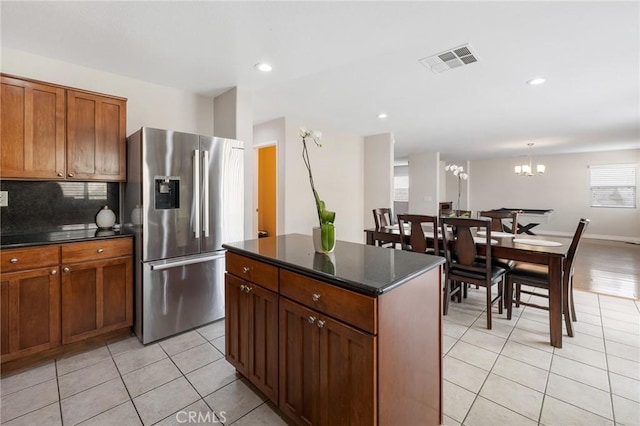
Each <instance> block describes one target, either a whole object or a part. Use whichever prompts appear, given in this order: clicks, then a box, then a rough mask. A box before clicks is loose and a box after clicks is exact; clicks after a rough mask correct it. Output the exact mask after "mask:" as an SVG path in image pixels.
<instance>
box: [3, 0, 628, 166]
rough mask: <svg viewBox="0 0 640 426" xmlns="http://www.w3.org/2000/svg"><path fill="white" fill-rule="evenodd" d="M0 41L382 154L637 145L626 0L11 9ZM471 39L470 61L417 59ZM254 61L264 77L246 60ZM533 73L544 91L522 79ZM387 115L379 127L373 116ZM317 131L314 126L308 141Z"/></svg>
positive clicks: (469, 155) (27, 5) (22, 5)
mask: <svg viewBox="0 0 640 426" xmlns="http://www.w3.org/2000/svg"><path fill="white" fill-rule="evenodd" d="M0 8H1V9H0V13H1V19H2V21H1V23H2V30H1V31H2V32H1V36H2V38H1V43H2V46H3V47H10V48H14V49H18V50H23V51H26V52H30V53H34V54H38V55H42V56H47V57H51V58H55V59H59V60H62V61H67V62H71V63H75V64H79V65H83V66H87V67H91V68H97V69H101V70H104V71H109V72H112V73H116V74H122V75H126V76H129V77H133V78H137V79H140V80H145V81H150V82H154V83H158V84H162V85H166V86H171V87H176V88H180V89H183V90H187V91H190V92H195V93H200V94H203V95H207V96H213V95H216V94H218V93H221V92H223V91H225V90H226V89H228V88H230V87H233V86H240V87H244V88H249V89H251V90H252V91H253V99H254V120H255V122H256V123H259V122H264V121H267V120H270V119H273V118H277V117H281V116H284V115H287V114H295V115H297V116H299V117H303V118H307V119H309V120H313V121H314V122H321V123H326V124H327V126H331V127H335V128H339V129H342V130H344V131H349V132H353V133H356V134H360V135H372V134H377V133H384V132H391V133H393V134H394V136H395V141H396V145H395V154H396V158H403V157H406V156H407V155H408V154H409V153H411V152H420V151H440V152H441V153H442V156H443V158H444V159H447V160H464V159H478V158H490V157H509V156H521V155H525V154H526V152H527V143H528V142H534V143H535V154H536V155H542V154H552V153H570V152H582V151H597V150H617V149H625V148H639V147H640V87H639V80H640V77H639V76H640V32H639V27H640V25H639V22H640V3H639V2H637V1H629V2H590V1H586V2H513V1H512V2H495V1H490V2H452V1H449V2H425V1H422V2H393V1H388V2H361V1H358V2H326V1H322V2H270V1H269V2H211V1H209V2H177V1H176V2H131V1H130V2H126V1H125V2H58V1H48V2H10V1H2V2H1V5H0ZM466 43H469V44H470V45H471V47H472V48H473V49H474V51H475V53H476V55H477V57H478V58H479V61H478V62H477V63H474V64H471V65H468V66H464V67H462V68H456V69H452V70H450V71H447V72H445V73H441V74H434V73H432V72H431V71H430V70H428V69H427V68H425V67H424V66H423V65H421V64H420V63H419V62H418V60H419V59H421V58H424V57H426V56H431V55H433V54H436V53H440V52H442V51H444V50H447V49H450V48H454V47H457V46H460V45H462V44H466ZM260 61H268V62H269V63H271V64H272V65H273V71H272V72H271V73H268V74H263V73H259V72H257V71H256V70H255V69H254V67H253V66H254V64H256V63H257V62H260ZM536 76H544V77H546V78H547V80H548V81H547V83H546V84H544V85H542V86H529V85H527V84H526V83H525V82H526V81H527V80H529V79H531V78H533V77H536ZM380 112H386V113H387V114H388V118H387V119H385V120H380V119H378V118H377V115H378V113H380ZM320 130H322V129H320Z"/></svg>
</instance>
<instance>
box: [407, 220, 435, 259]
mask: <svg viewBox="0 0 640 426" xmlns="http://www.w3.org/2000/svg"><path fill="white" fill-rule="evenodd" d="M426 224H431V225H432V226H433V228H432V232H433V234H432V235H431V241H433V244H431V245H429V244H427V236H426V235H425V230H426V229H428V228H427V227H424V228H423V225H426ZM398 228H399V229H400V236H401V238H400V240H401V244H402V250H407V251H413V252H417V253H429V254H434V255H436V256H438V255H439V252H440V250H439V247H438V245H439V244H438V218H437V217H436V216H426V215H420V214H399V215H398ZM429 249H431V250H429Z"/></svg>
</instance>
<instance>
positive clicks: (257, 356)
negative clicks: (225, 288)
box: [245, 283, 278, 404]
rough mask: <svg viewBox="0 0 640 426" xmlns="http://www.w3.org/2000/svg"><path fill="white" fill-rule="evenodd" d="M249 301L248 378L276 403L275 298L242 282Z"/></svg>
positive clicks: (267, 292) (258, 288)
mask: <svg viewBox="0 0 640 426" xmlns="http://www.w3.org/2000/svg"><path fill="white" fill-rule="evenodd" d="M245 291H246V294H247V297H248V299H249V303H248V306H249V370H248V374H249V376H248V377H249V379H250V380H251V382H252V383H253V384H254V385H256V386H257V387H258V389H260V390H261V391H262V392H263V393H264V394H265V395H267V397H268V398H269V399H270V400H271V401H273V402H275V403H276V404H277V403H278V295H277V294H275V293H273V292H271V291H269V290H266V289H263V288H262V287H259V286H257V285H254V284H249V283H245Z"/></svg>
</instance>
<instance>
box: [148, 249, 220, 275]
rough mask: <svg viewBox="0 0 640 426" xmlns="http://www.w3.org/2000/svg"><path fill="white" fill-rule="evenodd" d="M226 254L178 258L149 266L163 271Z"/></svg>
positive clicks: (153, 269)
mask: <svg viewBox="0 0 640 426" xmlns="http://www.w3.org/2000/svg"><path fill="white" fill-rule="evenodd" d="M224 256H225V255H224V253H223V254H216V255H213V256H203V257H196V258H191V259H183V260H177V261H175V262H167V263H159V264H153V263H150V264H149V268H150V269H151V270H152V271H161V270H163V269H171V268H177V267H178V266H185V265H193V264H194V263H203V262H209V261H211V260H217V259H223V258H224Z"/></svg>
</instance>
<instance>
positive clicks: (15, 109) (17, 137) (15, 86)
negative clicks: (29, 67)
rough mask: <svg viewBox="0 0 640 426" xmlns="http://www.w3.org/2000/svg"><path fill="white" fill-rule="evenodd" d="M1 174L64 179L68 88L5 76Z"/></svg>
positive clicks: (0, 108) (0, 113)
mask: <svg viewBox="0 0 640 426" xmlns="http://www.w3.org/2000/svg"><path fill="white" fill-rule="evenodd" d="M0 98H1V99H2V105H1V106H0V132H1V133H0V134H1V135H2V137H1V139H2V147H1V149H0V152H1V154H0V158H1V160H0V176H1V177H2V178H14V179H63V178H64V175H65V169H64V167H65V163H64V156H65V120H64V117H65V91H64V89H63V88H60V87H56V86H49V85H46V84H41V83H36V82H30V81H25V80H20V79H17V78H11V77H7V76H2V87H1V96H0Z"/></svg>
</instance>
